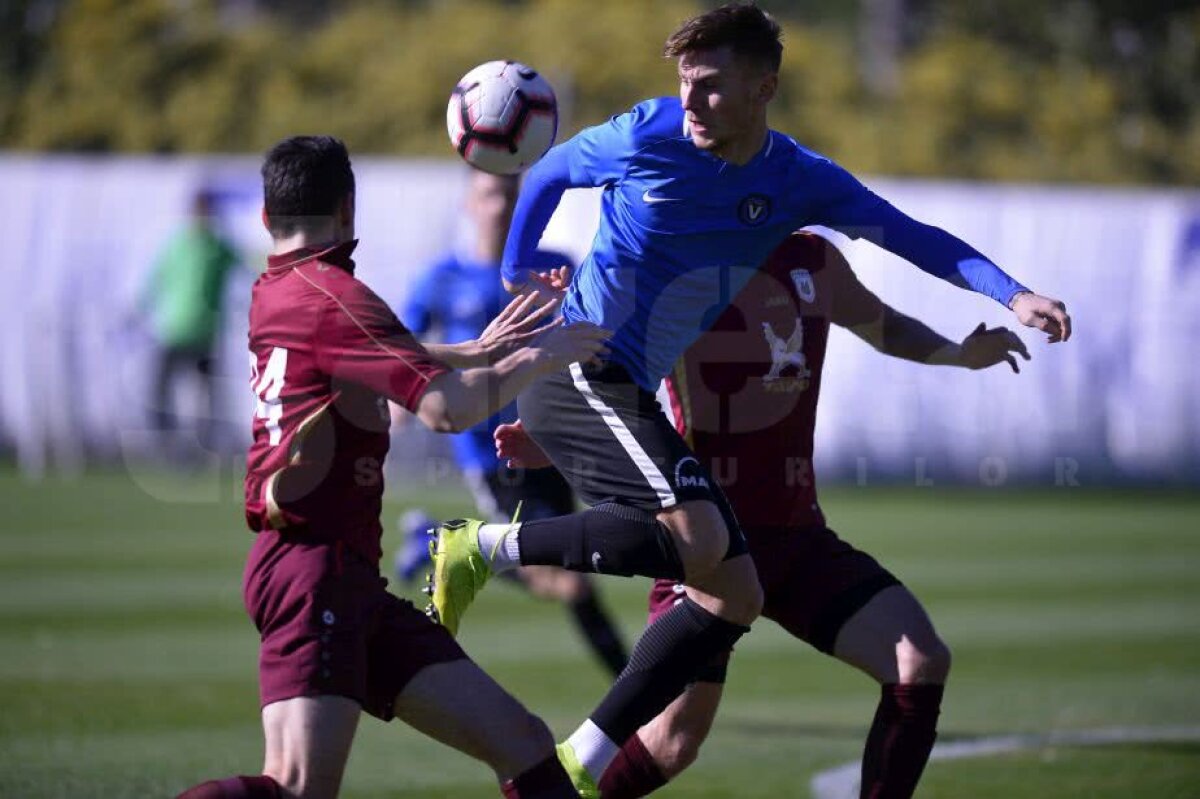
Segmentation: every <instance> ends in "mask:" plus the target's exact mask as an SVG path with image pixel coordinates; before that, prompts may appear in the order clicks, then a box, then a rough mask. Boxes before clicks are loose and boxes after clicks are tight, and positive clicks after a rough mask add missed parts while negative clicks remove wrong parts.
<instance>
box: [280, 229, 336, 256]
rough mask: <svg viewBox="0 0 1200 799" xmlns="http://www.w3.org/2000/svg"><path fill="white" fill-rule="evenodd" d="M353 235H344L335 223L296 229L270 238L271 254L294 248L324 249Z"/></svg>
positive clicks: (294, 249) (289, 250)
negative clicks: (285, 234) (284, 235)
mask: <svg viewBox="0 0 1200 799" xmlns="http://www.w3.org/2000/svg"><path fill="white" fill-rule="evenodd" d="M353 238H354V236H353V234H351V235H350V236H347V235H345V231H341V230H337V229H336V226H335V225H330V226H328V227H325V226H321V227H319V228H313V229H311V230H298V231H296V232H295V233H293V234H292V235H291V236H288V237H286V238H275V239H272V242H273V243H272V246H271V255H284V254H285V253H289V252H295V251H296V250H316V249H324V248H326V247H329V246H331V245H334V244H342V243H344V242H347V241H350V240H351V239H353Z"/></svg>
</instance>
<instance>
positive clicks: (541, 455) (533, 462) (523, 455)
mask: <svg viewBox="0 0 1200 799" xmlns="http://www.w3.org/2000/svg"><path fill="white" fill-rule="evenodd" d="M492 437H493V439H495V441H496V457H498V458H499V459H500V460H502V461H504V462H505V463H506V464H508V467H509V468H510V469H544V468H546V467H547V466H549V465H550V459H549V458H547V457H546V453H545V452H543V451H542V448H541V447H539V446H538V445H537V442H536V441H534V440H533V439H532V438H531V437H530V435H529V433H528V432H527V431H526V430H525V426H524V425H523V424H521V420H520V419H518V420H517V421H515V422H513V423H512V424H502V425H499V426H498V427H497V428H496V429H495V431H494V432H493V433H492Z"/></svg>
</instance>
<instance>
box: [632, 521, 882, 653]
mask: <svg viewBox="0 0 1200 799" xmlns="http://www.w3.org/2000/svg"><path fill="white" fill-rule="evenodd" d="M745 533H746V539H747V541H748V543H749V545H750V556H751V557H752V558H754V566H755V568H756V569H757V570H758V581H759V582H760V583H761V584H762V588H763V595H764V602H763V614H762V615H763V616H765V617H767V618H768V619H771V620H772V621H774V622H776V623H778V624H779V626H781V627H783V628H784V629H785V630H787V631H788V632H789V633H791V634H792V635H794V636H796V637H797V638H799V639H801V640H802V641H806V642H808V643H809V644H811V645H812V646H814V647H816V648H817V649H819V650H821V651H822V652H825V653H826V654H833V645H834V642H835V641H836V640H837V636H838V633H839V632H841V629H842V625H843V624H845V623H846V621H847V620H848V619H849V618H850V617H851V616H853V615H854V614H855V613H857V612H858V611H859V610H860V609H862V607H863V605H865V604H867V602H869V601H870V599H871V598H872V597H873V596H875V595H876V594H878V593H879V592H880V591H882V590H883V589H885V588H887V587H889V586H892V585H899V582H900V581H899V580H897V579H896V578H895V577H894V576H893V575H892V573H891V572H889V571H888V570H887V569H885V568H883V567H882V566H880V565H879V562H878V561H877V560H875V558H873V557H871V556H870V555H868V554H867V553H865V552H860V551H859V550H857V549H855V548H854V547H852V546H850V545H849V544H847V543H846V542H845V541H843V540H842V539H840V538H838V537H837V534H836V533H834V532H833V531H832V530H830V529H829V528H828V527H811V528H807V529H799V530H798V529H782V528H754V527H748V528H745ZM682 595H683V586H682V585H678V584H677V583H674V582H673V581H671V580H657V581H655V583H654V587H653V588H652V589H651V590H650V620H651V621H653V620H654V619H656V618H658V616H659V615H661V614H662V613H664V612H665V611H666V609H667V608H669V607H670V606H671V605H672V604H674V602H676V601H677V600H678V599H679V598H680V597H681V596H682Z"/></svg>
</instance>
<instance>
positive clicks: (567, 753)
mask: <svg viewBox="0 0 1200 799" xmlns="http://www.w3.org/2000/svg"><path fill="white" fill-rule="evenodd" d="M554 754H556V755H558V762H559V763H562V767H563V771H565V772H567V776H568V777H570V778H571V784H572V785H573V786H575V790H576V792H577V793H578V794H579V796H580V797H581V799H600V786H598V785H596V781H595V780H594V779H592V775H591V774H588V771H587V769H585V768H584V767H583V764H582V763H580V762H579V759H578V758H577V757H575V750H574V749H572V748H571V745H570V744H569V743H565V742H564V743H561V744H559V745H558V746H556V747H554Z"/></svg>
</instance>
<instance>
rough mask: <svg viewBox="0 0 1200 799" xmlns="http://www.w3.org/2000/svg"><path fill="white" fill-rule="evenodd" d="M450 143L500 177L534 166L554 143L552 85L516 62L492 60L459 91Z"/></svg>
mask: <svg viewBox="0 0 1200 799" xmlns="http://www.w3.org/2000/svg"><path fill="white" fill-rule="evenodd" d="M446 128H447V130H449V132H450V143H451V144H452V145H454V149H455V150H457V151H458V154H459V155H461V156H462V157H463V159H464V160H466V162H467V163H468V164H470V165H471V166H474V167H478V168H479V169H482V170H484V171H485V172H491V173H493V174H496V175H513V174H516V173H517V172H520V171H521V170H523V169H527V168H528V167H530V166H532V165H533V164H534V162H536V161H537V160H538V159H539V158H541V157H542V156H543V155H545V154H546V151H547V150H549V149H550V145H552V144H554V136H555V134H557V133H558V102H557V101H556V100H555V99H554V89H552V88H550V82H549V81H547V80H546V79H545V78H543V77H542V76H541V75H539V74H538V73H537V72H536V71H534V70H533V69H530V68H529V67H527V66H525V65H524V64H519V63H517V62H516V61H489V62H487V63H486V64H480V65H479V66H477V67H475V68H474V69H472V70H471V71H470V72H468V73H467V74H466V75H463V77H462V80H460V81H459V82H458V85H457V86H455V87H454V93H453V94H451V95H450V103H449V105H447V106H446Z"/></svg>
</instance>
